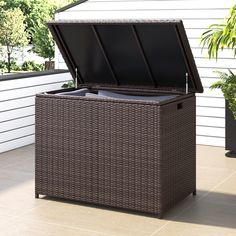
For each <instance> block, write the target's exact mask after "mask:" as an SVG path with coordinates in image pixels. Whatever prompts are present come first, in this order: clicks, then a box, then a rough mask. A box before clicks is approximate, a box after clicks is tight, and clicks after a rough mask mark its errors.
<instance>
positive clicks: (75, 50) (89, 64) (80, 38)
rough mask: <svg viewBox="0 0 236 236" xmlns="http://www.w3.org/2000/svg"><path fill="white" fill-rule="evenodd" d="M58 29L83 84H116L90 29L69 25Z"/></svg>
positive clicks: (84, 26)
mask: <svg viewBox="0 0 236 236" xmlns="http://www.w3.org/2000/svg"><path fill="white" fill-rule="evenodd" d="M59 29H60V32H61V34H62V35H63V39H64V41H65V43H66V45H67V47H68V49H69V51H70V52H71V54H72V55H73V61H74V64H75V66H76V67H77V69H78V70H79V72H80V74H81V77H82V80H83V82H84V83H88V84H90V83H91V84H92V83H96V84H99V83H105V84H110V83H114V84H115V83H116V82H115V81H114V79H113V77H112V74H111V71H110V70H109V67H108V66H107V63H106V60H105V58H104V55H103V52H102V50H101V48H100V46H99V45H98V42H97V39H96V37H95V35H94V32H93V30H92V28H91V27H88V26H86V25H74V24H71V25H61V26H60V28H59ZM95 75H96V76H95Z"/></svg>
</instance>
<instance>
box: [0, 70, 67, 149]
mask: <svg viewBox="0 0 236 236" xmlns="http://www.w3.org/2000/svg"><path fill="white" fill-rule="evenodd" d="M68 80H71V75H70V74H69V73H60V74H52V75H45V76H39V77H32V78H22V79H15V80H5V81H0V112H1V115H0V153H1V152H5V151H9V150H12V149H14V148H18V147H21V146H24V145H28V144H31V143H33V142H34V140H35V137H34V132H35V131H34V129H35V127H34V124H35V94H36V93H40V92H45V91H52V90H55V89H60V88H61V85H62V84H63V83H65V82H67V81H68Z"/></svg>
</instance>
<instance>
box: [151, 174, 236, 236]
mask: <svg viewBox="0 0 236 236" xmlns="http://www.w3.org/2000/svg"><path fill="white" fill-rule="evenodd" d="M233 175H236V171H234V172H233V173H231V174H230V175H229V176H227V177H226V178H224V179H223V180H222V181H221V182H220V183H218V184H217V185H215V186H214V187H213V188H211V189H210V190H209V191H208V192H206V193H205V194H203V195H202V196H201V197H199V198H198V199H196V201H195V202H193V203H192V204H190V205H189V206H187V207H186V208H184V209H183V210H182V211H181V212H180V213H179V214H177V215H175V216H174V217H173V218H172V220H169V221H167V222H166V223H165V224H164V225H163V226H161V227H160V228H158V229H157V230H156V231H154V232H153V233H151V234H150V235H149V236H154V235H155V234H157V233H158V232H160V231H162V230H163V229H164V228H165V227H166V226H167V225H169V224H170V223H171V222H172V221H173V220H174V219H176V218H178V217H179V216H181V215H182V214H184V213H185V212H186V211H187V210H189V209H191V208H192V207H193V206H194V205H196V203H197V202H199V201H201V200H202V199H204V198H205V197H207V196H208V195H209V194H210V193H211V192H213V191H214V190H215V189H217V188H218V187H219V186H220V185H222V184H224V183H225V182H226V181H227V180H228V179H230V178H231V177H232V176H233Z"/></svg>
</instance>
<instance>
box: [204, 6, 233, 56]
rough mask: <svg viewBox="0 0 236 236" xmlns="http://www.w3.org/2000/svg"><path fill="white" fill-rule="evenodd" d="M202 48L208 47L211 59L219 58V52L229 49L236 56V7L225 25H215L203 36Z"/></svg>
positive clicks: (231, 11) (231, 10)
mask: <svg viewBox="0 0 236 236" xmlns="http://www.w3.org/2000/svg"><path fill="white" fill-rule="evenodd" d="M201 44H202V46H203V47H204V46H206V45H207V47H208V56H209V58H216V59H217V57H218V52H219V50H220V49H221V50H223V49H224V48H229V49H232V50H233V51H234V56H236V5H234V6H233V7H232V8H231V9H230V16H229V18H228V20H227V21H226V22H225V23H223V24H213V25H210V26H209V29H208V30H207V31H205V32H204V33H203V34H202V37H201Z"/></svg>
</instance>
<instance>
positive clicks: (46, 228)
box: [0, 219, 107, 236]
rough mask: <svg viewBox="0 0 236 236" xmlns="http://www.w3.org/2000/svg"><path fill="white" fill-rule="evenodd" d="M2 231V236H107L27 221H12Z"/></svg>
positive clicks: (0, 229)
mask: <svg viewBox="0 0 236 236" xmlns="http://www.w3.org/2000/svg"><path fill="white" fill-rule="evenodd" d="M12 226H13V227H12ZM0 231H1V236H16V235H17V236H32V235H33V236H55V235H57V236H67V235H68V236H107V235H106V234H100V233H97V232H95V231H89V230H85V229H80V228H69V227H64V226H62V225H59V224H48V223H43V222H38V221H32V220H25V219H15V220H12V221H11V222H9V223H8V224H6V225H5V226H4V227H0Z"/></svg>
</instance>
